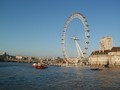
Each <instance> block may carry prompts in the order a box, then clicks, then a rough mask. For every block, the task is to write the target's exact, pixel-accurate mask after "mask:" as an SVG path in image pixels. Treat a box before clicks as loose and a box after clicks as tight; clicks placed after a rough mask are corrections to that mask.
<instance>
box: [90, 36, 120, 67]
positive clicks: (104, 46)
mask: <svg viewBox="0 0 120 90" xmlns="http://www.w3.org/2000/svg"><path fill="white" fill-rule="evenodd" d="M89 63H90V65H101V66H105V65H109V66H120V47H113V46H112V37H108V36H107V37H103V38H101V40H100V50H96V51H93V52H92V53H91V55H90V56H89Z"/></svg>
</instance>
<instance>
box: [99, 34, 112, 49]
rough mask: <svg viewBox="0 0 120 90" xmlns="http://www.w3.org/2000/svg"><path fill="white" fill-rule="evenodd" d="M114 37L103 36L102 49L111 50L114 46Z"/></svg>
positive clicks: (101, 40)
mask: <svg viewBox="0 0 120 90" xmlns="http://www.w3.org/2000/svg"><path fill="white" fill-rule="evenodd" d="M112 43H113V41H112V37H109V36H107V37H102V38H101V39H100V50H111V49H112V47H113V44H112Z"/></svg>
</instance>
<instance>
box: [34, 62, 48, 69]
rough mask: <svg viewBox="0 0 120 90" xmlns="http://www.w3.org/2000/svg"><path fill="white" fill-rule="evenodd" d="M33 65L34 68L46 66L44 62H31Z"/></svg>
mask: <svg viewBox="0 0 120 90" xmlns="http://www.w3.org/2000/svg"><path fill="white" fill-rule="evenodd" d="M32 66H33V67H35V68H36V69H45V68H47V65H45V64H44V63H42V64H41V63H34V64H32Z"/></svg>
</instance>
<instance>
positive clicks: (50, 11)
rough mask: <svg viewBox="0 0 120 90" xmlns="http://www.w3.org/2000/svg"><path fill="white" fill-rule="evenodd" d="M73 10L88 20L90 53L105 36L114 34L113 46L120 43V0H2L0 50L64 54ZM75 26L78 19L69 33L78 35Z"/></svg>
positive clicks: (29, 54)
mask: <svg viewBox="0 0 120 90" xmlns="http://www.w3.org/2000/svg"><path fill="white" fill-rule="evenodd" d="M74 12H80V13H82V14H84V15H85V17H86V19H87V21H88V24H89V29H90V44H89V49H88V55H90V53H91V52H92V50H97V49H99V42H100V38H101V37H104V36H111V37H112V38H113V46H120V37H119V34H120V0H0V52H7V53H9V54H11V55H22V56H24V55H25V56H37V57H58V56H59V57H62V46H61V37H62V31H63V27H64V24H65V22H66V20H67V19H68V17H69V16H70V15H71V14H72V13H74ZM75 27H76V28H75ZM70 29H72V31H70ZM73 29H75V30H76V29H79V23H78V21H77V20H74V21H72V22H71V24H70V25H69V28H68V30H67V31H68V33H66V34H67V35H68V34H69V33H72V34H73V33H74V35H75V33H77V32H78V31H75V30H73ZM81 33H82V34H83V35H84V32H83V31H80V34H81ZM71 43H72V42H70V44H71ZM75 49H76V48H75ZM70 54H73V53H72V50H71V52H70Z"/></svg>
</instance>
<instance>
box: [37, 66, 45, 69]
mask: <svg viewBox="0 0 120 90" xmlns="http://www.w3.org/2000/svg"><path fill="white" fill-rule="evenodd" d="M35 68H36V69H45V68H47V66H43V65H41V66H35Z"/></svg>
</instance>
